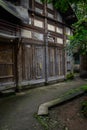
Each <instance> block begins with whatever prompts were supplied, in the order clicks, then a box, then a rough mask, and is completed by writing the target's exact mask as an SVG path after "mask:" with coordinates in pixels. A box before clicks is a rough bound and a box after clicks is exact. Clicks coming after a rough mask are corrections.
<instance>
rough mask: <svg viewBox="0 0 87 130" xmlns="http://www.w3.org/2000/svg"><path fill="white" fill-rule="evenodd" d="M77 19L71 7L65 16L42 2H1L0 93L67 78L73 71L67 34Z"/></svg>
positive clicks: (10, 0)
mask: <svg viewBox="0 0 87 130" xmlns="http://www.w3.org/2000/svg"><path fill="white" fill-rule="evenodd" d="M76 20H77V19H76V16H75V14H74V12H73V10H72V8H71V7H69V9H68V11H66V12H65V13H61V12H60V11H59V10H56V9H54V7H53V5H52V4H46V3H45V4H43V3H42V2H41V1H40V0H0V91H2V90H6V89H9V88H15V89H18V90H19V89H21V88H22V87H26V86H27V87H29V86H31V85H32V86H31V87H33V85H36V84H48V83H50V82H57V81H59V80H62V79H64V78H65V75H66V73H67V71H71V69H72V62H71V59H70V57H69V56H68V57H67V53H66V52H65V50H64V47H65V44H66V42H67V40H68V38H67V36H66V34H67V35H71V34H72V28H71V24H72V23H74V22H75V21H76ZM66 57H67V58H66Z"/></svg>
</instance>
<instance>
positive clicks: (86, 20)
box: [41, 0, 87, 55]
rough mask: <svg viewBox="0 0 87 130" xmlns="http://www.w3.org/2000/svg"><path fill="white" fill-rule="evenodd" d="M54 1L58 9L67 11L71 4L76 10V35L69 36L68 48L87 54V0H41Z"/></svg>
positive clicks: (45, 0) (44, 0)
mask: <svg viewBox="0 0 87 130" xmlns="http://www.w3.org/2000/svg"><path fill="white" fill-rule="evenodd" d="M41 1H43V2H47V3H53V5H54V7H55V8H56V9H59V10H61V11H62V12H64V11H66V10H67V9H68V7H69V5H71V6H72V8H73V10H74V11H75V13H76V15H77V17H78V22H76V23H75V24H74V25H73V28H74V31H75V32H74V35H73V36H71V37H69V40H70V44H69V45H68V46H67V47H66V49H68V50H70V52H71V51H75V50H78V52H79V53H80V54H83V55H85V54H87V0H41Z"/></svg>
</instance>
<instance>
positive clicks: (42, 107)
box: [37, 90, 84, 116]
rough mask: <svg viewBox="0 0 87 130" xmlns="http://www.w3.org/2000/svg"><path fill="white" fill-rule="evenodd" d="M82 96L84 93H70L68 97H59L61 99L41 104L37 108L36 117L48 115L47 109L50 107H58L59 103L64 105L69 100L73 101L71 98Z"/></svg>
mask: <svg viewBox="0 0 87 130" xmlns="http://www.w3.org/2000/svg"><path fill="white" fill-rule="evenodd" d="M82 94H84V91H82V90H80V91H78V92H74V93H72V94H70V95H67V96H64V95H63V96H61V97H59V98H57V99H55V100H51V101H49V102H46V103H43V104H41V105H40V106H39V109H38V113H37V115H38V116H43V115H48V110H49V108H51V107H53V106H55V105H59V104H61V103H64V102H66V101H69V100H71V99H73V98H75V97H77V96H80V95H82Z"/></svg>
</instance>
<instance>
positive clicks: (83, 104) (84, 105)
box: [81, 99, 87, 118]
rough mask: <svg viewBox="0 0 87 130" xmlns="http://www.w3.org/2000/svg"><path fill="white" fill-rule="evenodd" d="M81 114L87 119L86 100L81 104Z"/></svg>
mask: <svg viewBox="0 0 87 130" xmlns="http://www.w3.org/2000/svg"><path fill="white" fill-rule="evenodd" d="M81 112H82V114H83V115H84V117H86V118H87V99H85V100H84V101H83V102H82V103H81Z"/></svg>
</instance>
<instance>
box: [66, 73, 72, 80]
mask: <svg viewBox="0 0 87 130" xmlns="http://www.w3.org/2000/svg"><path fill="white" fill-rule="evenodd" d="M66 79H67V80H68V79H69V80H72V79H74V74H73V73H72V72H70V73H69V74H67V75H66Z"/></svg>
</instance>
